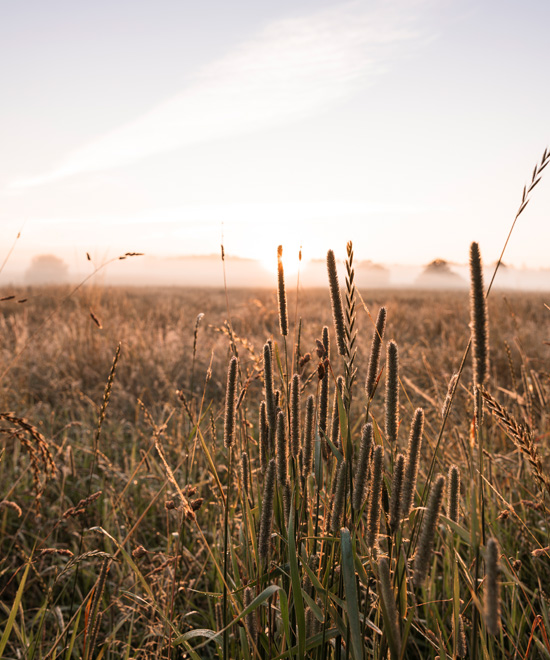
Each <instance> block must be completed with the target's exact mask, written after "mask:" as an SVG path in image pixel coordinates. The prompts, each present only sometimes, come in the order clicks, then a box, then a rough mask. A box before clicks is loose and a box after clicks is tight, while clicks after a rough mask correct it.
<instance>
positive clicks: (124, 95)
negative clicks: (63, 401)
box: [0, 0, 550, 267]
mask: <svg viewBox="0 0 550 660" xmlns="http://www.w3.org/2000/svg"><path fill="white" fill-rule="evenodd" d="M549 25H550V2H546V1H543V0H524V1H523V2H517V0H513V1H511V0H500V1H498V2H497V1H494V2H493V1H486V0H460V1H459V0H439V1H436V0H396V1H393V0H388V1H382V0H369V1H367V0H357V1H351V2H331V1H328V0H315V1H314V0H292V1H291V0H278V1H277V2H274V1H272V2H252V1H251V0H248V1H244V0H243V1H237V0H225V1H222V0H201V2H191V1H190V0H177V1H176V0H171V1H170V0H155V1H154V2H153V1H152V0H149V1H144V0H109V1H105V0H94V2H75V1H74V0H48V1H47V2H44V1H43V0H36V1H30V0H20V1H19V2H10V3H2V5H1V8H0V61H1V62H2V67H1V68H0V89H1V90H2V102H1V103H0V144H1V148H2V159H0V230H1V231H0V239H1V242H0V260H3V258H4V256H5V253H6V252H7V251H8V249H9V246H10V245H11V243H12V242H13V240H14V239H15V236H16V235H17V232H18V231H19V230H20V229H21V228H23V230H22V235H21V239H20V240H19V241H18V243H17V246H16V249H15V251H14V254H13V255H12V257H11V263H13V264H14V265H16V264H18V263H26V262H28V260H29V257H30V255H31V254H34V253H46V252H48V253H54V254H57V255H59V256H61V257H63V258H64V259H65V260H66V261H67V262H68V263H70V264H71V266H72V267H73V266H74V265H75V264H78V263H81V262H82V260H83V259H84V258H85V252H86V251H88V252H90V253H92V254H93V255H94V256H95V258H96V259H97V260H99V261H100V260H102V259H106V258H107V257H109V256H111V257H112V256H116V255H117V254H118V253H121V252H125V251H140V252H146V253H148V254H151V255H161V254H168V255H178V254H192V253H205V254H207V253H217V252H219V245H220V242H221V236H222V230H223V235H224V242H225V249H226V252H227V253H233V254H238V255H240V256H246V257H254V256H257V257H258V258H260V259H262V260H265V259H270V260H272V261H273V262H275V246H276V245H277V244H278V243H282V244H283V245H284V246H285V248H286V250H285V251H286V253H288V252H297V250H298V246H299V245H303V250H304V256H305V257H319V256H322V255H324V254H325V253H326V250H327V249H328V248H329V247H332V248H334V249H335V250H336V252H337V254H340V255H343V254H344V251H345V244H346V241H347V240H349V239H352V240H353V242H354V245H355V252H356V257H357V258H360V259H372V260H374V261H380V262H385V263H394V262H401V263H409V264H422V263H426V262H428V261H430V260H431V259H433V258H435V257H441V258H445V259H449V260H453V261H461V262H464V261H466V259H467V254H468V246H469V244H470V242H471V241H472V240H477V241H479V242H480V245H481V250H482V254H483V256H484V259H485V260H486V261H487V262H488V261H492V260H494V259H496V258H497V257H498V254H499V252H500V249H501V247H502V244H503V242H504V239H505V237H506V234H507V232H508V229H509V226H510V223H511V221H512V219H513V217H514V214H515V211H516V209H517V207H518V205H519V202H520V197H521V190H522V187H523V184H524V183H525V182H526V181H527V180H528V178H529V177H530V174H531V171H532V169H533V167H534V165H535V163H536V162H537V161H538V160H540V156H541V155H542V152H543V150H544V148H545V147H546V146H547V145H548V143H549V142H550V122H549V121H548V108H549V107H550V85H548V80H549V78H548V76H549V74H548V70H549V67H550V41H549V39H548V26H549ZM548 179H549V180H548V181H546V180H545V179H543V181H542V182H541V184H540V185H539V188H538V189H536V190H535V193H534V196H533V200H532V202H531V204H530V206H529V207H528V209H527V211H526V212H525V214H524V216H522V218H521V221H520V222H519V224H518V226H517V230H516V232H515V234H514V236H513V238H512V241H511V243H510V247H509V250H508V252H507V258H506V259H505V260H506V261H508V262H511V263H514V264H516V265H518V266H521V265H522V264H526V265H529V266H537V267H538V266H545V267H549V266H550V256H549V255H550V252H549V249H548V246H549V245H550V173H549V174H548Z"/></svg>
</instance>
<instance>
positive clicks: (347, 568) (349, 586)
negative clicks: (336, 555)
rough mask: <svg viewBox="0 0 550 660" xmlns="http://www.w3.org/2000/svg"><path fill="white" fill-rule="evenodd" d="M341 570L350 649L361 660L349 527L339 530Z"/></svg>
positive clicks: (356, 658) (355, 586) (354, 656)
mask: <svg viewBox="0 0 550 660" xmlns="http://www.w3.org/2000/svg"><path fill="white" fill-rule="evenodd" d="M340 539H341V552H342V572H343V576H344V592H345V594H346V605H347V611H348V622H349V627H350V632H351V651H352V657H353V658H355V660H362V658H363V650H362V649H363V645H362V643H361V625H360V623H359V603H358V601H357V585H356V583H355V562H354V561H353V555H354V552H353V544H352V540H351V535H350V533H349V529H347V528H346V527H342V529H341V530H340Z"/></svg>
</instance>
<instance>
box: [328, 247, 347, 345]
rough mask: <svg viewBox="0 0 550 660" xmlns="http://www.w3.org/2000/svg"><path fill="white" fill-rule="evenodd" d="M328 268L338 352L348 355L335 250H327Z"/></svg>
mask: <svg viewBox="0 0 550 660" xmlns="http://www.w3.org/2000/svg"><path fill="white" fill-rule="evenodd" d="M327 270H328V283H329V287H330V302H331V305H332V320H333V321H334V332H335V334H336V345H337V347H338V353H339V354H340V355H342V356H344V357H345V356H346V354H347V351H346V326H345V322H344V308H343V305H342V295H341V293H340V283H339V281H338V273H337V271H336V258H335V256H334V252H333V251H332V250H329V251H328V252H327Z"/></svg>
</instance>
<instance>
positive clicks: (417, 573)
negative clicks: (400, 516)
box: [413, 474, 445, 587]
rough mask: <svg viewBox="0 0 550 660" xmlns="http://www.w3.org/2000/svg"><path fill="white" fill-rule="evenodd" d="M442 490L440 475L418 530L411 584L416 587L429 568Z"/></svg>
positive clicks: (442, 478)
mask: <svg viewBox="0 0 550 660" xmlns="http://www.w3.org/2000/svg"><path fill="white" fill-rule="evenodd" d="M444 488H445V477H444V476H443V475H441V474H440V475H439V476H438V477H437V479H436V480H435V483H434V485H433V486H432V489H431V490H430V496H429V498H428V504H427V507H426V511H425V512H424V518H423V519H422V527H421V528H420V535H419V537H418V545H417V546H416V554H415V556H414V575H413V582H414V584H415V586H417V587H419V586H420V585H421V584H422V583H423V582H424V580H425V579H426V577H427V575H428V570H429V568H430V562H431V559H432V549H433V544H434V539H435V532H436V529H437V521H438V520H439V512H440V511H441V504H442V502H443V490H444Z"/></svg>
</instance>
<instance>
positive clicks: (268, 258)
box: [255, 244, 304, 277]
mask: <svg viewBox="0 0 550 660" xmlns="http://www.w3.org/2000/svg"><path fill="white" fill-rule="evenodd" d="M255 258H256V259H257V260H258V261H259V263H260V264H261V265H262V267H263V268H264V269H265V270H267V271H268V272H269V273H272V274H273V275H276V274H277V246H276V245H275V246H274V247H273V249H272V250H269V252H268V251H267V250H266V251H265V252H262V253H261V254H257V255H256V256H255ZM282 262H283V268H284V272H285V276H288V277H292V276H295V275H296V274H297V273H298V271H299V270H300V269H301V268H303V265H304V263H303V251H302V246H301V245H299V244H296V245H294V244H292V245H288V247H287V246H286V245H285V244H283V255H282Z"/></svg>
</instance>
